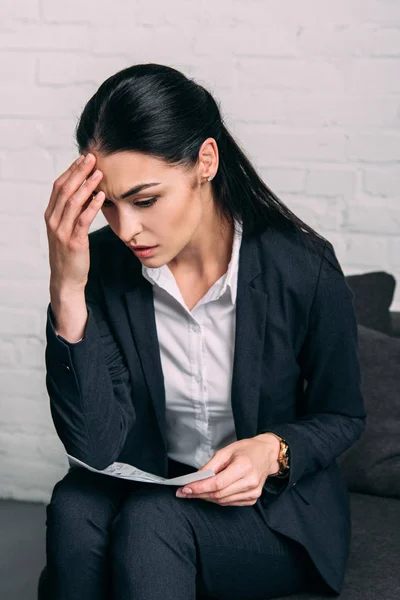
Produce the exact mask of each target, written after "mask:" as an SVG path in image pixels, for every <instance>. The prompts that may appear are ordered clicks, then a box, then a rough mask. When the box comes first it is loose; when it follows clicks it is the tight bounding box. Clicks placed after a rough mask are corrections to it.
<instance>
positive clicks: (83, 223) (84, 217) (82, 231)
mask: <svg viewBox="0 0 400 600" xmlns="http://www.w3.org/2000/svg"><path fill="white" fill-rule="evenodd" d="M96 185H97V184H96ZM105 197H106V196H105V194H104V192H99V193H98V194H96V195H94V196H93V198H91V199H90V200H89V203H88V206H87V208H86V209H85V210H84V211H82V213H81V214H80V215H79V217H78V219H77V221H76V224H75V229H74V236H75V237H76V238H77V239H79V238H82V239H83V238H85V239H86V237H87V235H88V232H89V228H90V225H91V223H92V222H93V220H94V218H95V216H96V215H97V213H98V212H99V210H100V208H101V207H102V204H103V202H104V199H105Z"/></svg>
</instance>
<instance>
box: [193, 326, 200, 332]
mask: <svg viewBox="0 0 400 600" xmlns="http://www.w3.org/2000/svg"><path fill="white" fill-rule="evenodd" d="M192 331H194V332H195V333H198V332H199V331H200V327H199V326H198V325H192Z"/></svg>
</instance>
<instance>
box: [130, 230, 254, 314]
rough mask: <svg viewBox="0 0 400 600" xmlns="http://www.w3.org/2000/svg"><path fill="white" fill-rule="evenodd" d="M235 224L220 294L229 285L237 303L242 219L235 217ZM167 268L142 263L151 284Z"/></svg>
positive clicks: (145, 275)
mask: <svg viewBox="0 0 400 600" xmlns="http://www.w3.org/2000/svg"><path fill="white" fill-rule="evenodd" d="M234 225H235V226H234V234H233V243H232V254H231V259H230V261H229V265H228V270H227V272H226V277H225V279H224V283H223V286H222V289H221V293H220V296H222V295H223V294H224V293H225V291H226V288H228V287H229V289H230V294H231V301H232V304H235V303H236V296H237V281H238V272H239V251H240V245H241V242H242V235H243V223H242V221H240V220H237V219H235V220H234ZM166 268H167V266H166V265H162V266H161V267H156V268H151V267H147V266H146V265H144V264H143V263H142V275H143V277H145V278H146V279H147V280H148V281H150V283H151V284H153V285H154V283H155V282H156V281H157V279H158V278H159V276H160V275H161V270H162V271H163V272H164V271H165V269H166ZM164 274H165V273H164Z"/></svg>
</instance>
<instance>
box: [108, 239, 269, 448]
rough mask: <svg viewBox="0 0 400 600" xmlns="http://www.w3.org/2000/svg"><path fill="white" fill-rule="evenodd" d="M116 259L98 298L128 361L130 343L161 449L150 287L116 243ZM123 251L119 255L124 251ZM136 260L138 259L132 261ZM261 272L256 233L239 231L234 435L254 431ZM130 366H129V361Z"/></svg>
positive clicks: (160, 382) (262, 325)
mask: <svg viewBox="0 0 400 600" xmlns="http://www.w3.org/2000/svg"><path fill="white" fill-rule="evenodd" d="M121 246H122V249H121V252H122V256H121V260H115V256H114V257H113V261H112V265H113V266H112V268H110V269H109V272H108V274H106V273H105V270H103V271H102V283H103V288H104V298H105V302H106V305H107V309H108V312H109V315H110V320H111V322H112V323H114V324H115V327H114V331H113V332H114V334H115V336H116V338H117V340H118V342H119V343H120V345H121V347H122V348H123V349H124V355H125V357H126V360H127V362H128V367H129V366H130V364H129V363H130V361H129V347H130V346H131V345H132V339H130V336H133V338H134V339H135V342H136V347H137V351H138V353H139V357H140V361H141V364H142V368H143V372H144V376H145V379H146V383H147V386H148V390H149V394H150V398H151V401H152V403H153V406H154V411H155V415H156V419H157V422H158V426H159V430H160V435H161V437H162V440H163V442H164V445H165V451H167V439H166V418H165V387H164V377H163V372H162V364H161V357H160V349H159V344H158V337H157V328H156V320H155V311H154V299H153V286H152V285H151V283H150V282H149V281H147V279H145V278H144V277H143V276H142V274H141V263H140V261H138V259H137V258H136V257H135V256H134V255H133V254H132V252H131V250H129V249H128V248H126V246H124V245H123V244H122V242H121ZM124 253H125V254H124ZM138 263H139V264H138ZM260 273H261V267H260V258H259V250H258V237H257V236H255V237H249V236H246V235H245V232H243V238H242V244H241V247H240V252H239V269H238V284H237V285H238V289H237V298H236V332H235V351H234V361H233V375H232V389H231V402H232V411H233V417H234V421H235V428H236V435H237V439H238V440H240V439H243V438H247V437H253V436H254V435H257V433H258V431H257V425H258V424H257V417H258V405H259V386H260V369H261V367H262V365H261V360H262V355H263V348H264V338H265V329H266V315H267V294H266V292H265V291H263V290H262V289H261V286H260V287H259V289H258V288H257V285H256V284H257V281H255V282H254V284H253V281H254V280H256V278H257V276H258V275H259V274H260ZM130 368H131V369H132V368H133V367H132V366H130Z"/></svg>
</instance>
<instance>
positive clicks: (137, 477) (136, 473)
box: [60, 450, 215, 485]
mask: <svg viewBox="0 0 400 600" xmlns="http://www.w3.org/2000/svg"><path fill="white" fill-rule="evenodd" d="M60 452H62V451H61V450H60ZM63 454H66V455H67V456H68V458H69V459H70V462H71V463H73V464H75V465H76V466H81V467H85V468H86V469H89V471H93V472H95V473H102V474H103V475H110V477H119V478H120V479H129V480H131V481H143V482H145V483H160V484H161V485H185V484H187V483H192V481H200V480H201V479H207V478H208V477H213V476H214V475H215V473H214V471H213V470H212V469H205V470H204V471H196V472H195V473H189V474H188V475H181V476H180V477H173V478H171V479H166V478H165V477H160V476H159V475H153V474H152V473H147V472H146V471H142V470H141V469H138V468H137V467H133V466H132V465H128V464H127V463H121V462H114V463H112V464H111V465H109V466H108V467H107V468H106V469H102V470H99V469H94V468H93V467H91V466H89V465H87V464H86V463H84V462H82V461H81V460H79V459H78V458H75V457H74V456H71V455H70V454H68V453H67V452H63Z"/></svg>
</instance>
